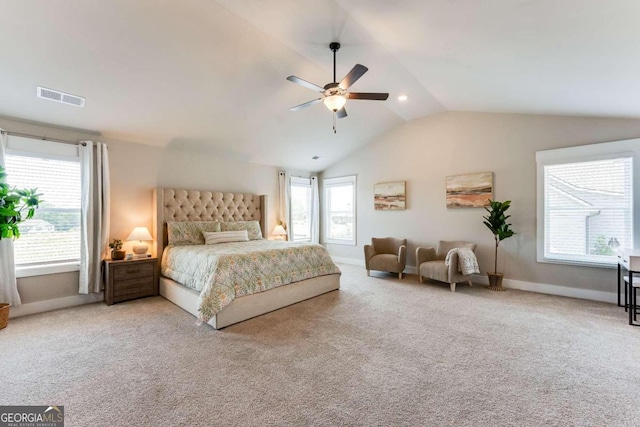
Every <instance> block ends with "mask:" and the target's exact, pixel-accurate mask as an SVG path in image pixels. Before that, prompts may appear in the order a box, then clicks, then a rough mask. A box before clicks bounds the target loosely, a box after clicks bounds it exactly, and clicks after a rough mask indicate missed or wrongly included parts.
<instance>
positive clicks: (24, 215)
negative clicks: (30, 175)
mask: <svg viewBox="0 0 640 427" xmlns="http://www.w3.org/2000/svg"><path fill="white" fill-rule="evenodd" d="M6 178H7V174H6V172H5V169H4V167H3V166H1V165H0V240H2V239H17V238H18V237H20V228H19V227H18V226H19V224H20V223H21V222H24V221H26V220H28V219H30V218H33V215H34V214H35V212H36V209H37V208H38V204H39V203H40V199H39V196H40V195H39V194H37V190H36V189H35V188H32V189H18V188H15V187H10V186H9V184H7V182H6ZM8 319H9V304H7V303H5V302H0V329H3V328H5V327H6V326H7V321H8Z"/></svg>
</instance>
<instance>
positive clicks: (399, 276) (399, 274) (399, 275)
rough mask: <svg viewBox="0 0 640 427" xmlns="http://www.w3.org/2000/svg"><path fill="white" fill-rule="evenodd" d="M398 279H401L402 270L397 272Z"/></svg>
mask: <svg viewBox="0 0 640 427" xmlns="http://www.w3.org/2000/svg"><path fill="white" fill-rule="evenodd" d="M398 279H400V280H402V272H400V273H398Z"/></svg>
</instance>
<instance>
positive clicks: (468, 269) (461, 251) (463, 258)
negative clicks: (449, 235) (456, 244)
mask: <svg viewBox="0 0 640 427" xmlns="http://www.w3.org/2000/svg"><path fill="white" fill-rule="evenodd" d="M454 253H457V254H458V271H460V273H462V274H464V275H465V276H466V275H467V274H473V273H480V268H479V267H478V259H477V258H476V254H474V253H473V251H472V250H471V249H469V248H453V249H451V250H450V251H449V253H447V257H446V258H445V259H444V265H446V266H447V267H448V266H449V264H450V263H451V255H452V254H454Z"/></svg>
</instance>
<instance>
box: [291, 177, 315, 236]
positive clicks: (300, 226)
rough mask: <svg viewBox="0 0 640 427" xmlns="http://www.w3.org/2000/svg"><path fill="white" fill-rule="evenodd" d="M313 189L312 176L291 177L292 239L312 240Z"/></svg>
mask: <svg viewBox="0 0 640 427" xmlns="http://www.w3.org/2000/svg"><path fill="white" fill-rule="evenodd" d="M312 203H313V202H312V190H311V179H310V178H298V177H291V230H290V231H291V239H292V240H293V241H294V242H310V241H311V206H312Z"/></svg>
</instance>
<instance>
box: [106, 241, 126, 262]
mask: <svg viewBox="0 0 640 427" xmlns="http://www.w3.org/2000/svg"><path fill="white" fill-rule="evenodd" d="M109 247H110V248H111V259H112V260H114V261H115V260H120V259H124V258H125V256H126V255H127V253H126V252H125V251H123V250H122V240H120V239H113V242H111V243H109Z"/></svg>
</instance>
